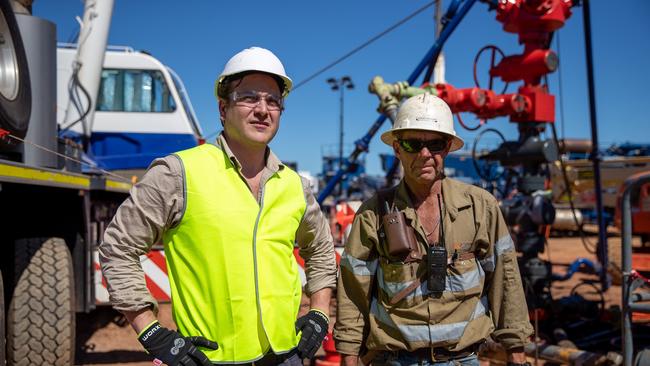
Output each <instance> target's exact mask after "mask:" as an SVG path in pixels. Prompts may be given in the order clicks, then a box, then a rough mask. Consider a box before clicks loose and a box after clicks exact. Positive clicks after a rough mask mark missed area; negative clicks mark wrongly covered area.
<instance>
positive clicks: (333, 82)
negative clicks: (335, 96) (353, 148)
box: [327, 75, 354, 195]
mask: <svg viewBox="0 0 650 366" xmlns="http://www.w3.org/2000/svg"><path fill="white" fill-rule="evenodd" d="M327 83H328V84H329V85H330V87H331V88H332V90H334V91H336V90H340V92H341V93H340V94H339V98H340V99H339V104H340V106H341V115H340V120H339V164H338V168H339V169H343V94H344V90H345V89H354V83H353V82H352V79H351V78H350V77H349V76H347V75H346V76H343V77H341V78H338V79H337V78H329V79H327ZM342 193H343V182H341V183H340V184H339V195H341V194H342Z"/></svg>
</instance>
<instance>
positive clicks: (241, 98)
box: [99, 47, 336, 366]
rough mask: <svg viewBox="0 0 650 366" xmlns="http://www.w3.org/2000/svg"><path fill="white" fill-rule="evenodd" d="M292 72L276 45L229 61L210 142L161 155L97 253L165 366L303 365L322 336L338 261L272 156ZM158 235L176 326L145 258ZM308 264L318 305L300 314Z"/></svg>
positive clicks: (315, 212) (304, 184) (319, 221)
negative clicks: (296, 254) (165, 319)
mask: <svg viewBox="0 0 650 366" xmlns="http://www.w3.org/2000/svg"><path fill="white" fill-rule="evenodd" d="M291 85H292V82H291V79H290V78H289V77H288V76H287V75H286V73H285V70H284V67H283V65H282V63H281V62H280V60H279V59H278V58H277V57H276V56H275V55H274V54H273V53H271V52H270V51H268V50H266V49H263V48H258V47H252V48H248V49H245V50H243V51H241V52H239V53H238V54H236V55H235V56H233V57H232V58H231V59H230V60H229V61H228V63H227V64H226V66H225V68H224V70H223V72H222V73H221V75H220V76H219V78H218V79H217V82H216V86H215V94H216V95H217V99H218V101H219V114H220V118H221V123H222V125H223V132H222V133H221V135H220V136H219V137H218V138H217V141H216V142H215V143H209V144H204V145H200V146H198V147H195V148H191V149H188V150H185V151H181V152H178V153H176V154H173V155H170V156H167V157H165V158H162V159H157V160H155V161H154V162H153V163H152V164H151V166H150V167H149V170H148V171H147V173H146V174H145V175H144V177H143V178H142V180H141V181H140V182H139V183H137V184H136V185H135V186H134V187H133V188H132V190H131V195H130V197H129V198H128V199H127V200H126V201H125V202H124V203H123V204H122V206H120V208H119V210H118V211H117V214H116V216H115V217H114V219H113V221H112V222H111V224H110V225H109V227H108V228H107V229H106V232H105V234H104V240H103V242H102V244H101V245H100V248H99V253H100V260H101V264H102V270H103V273H104V277H105V279H106V281H107V284H108V290H109V294H110V299H111V302H112V304H113V306H114V307H115V308H116V309H117V310H119V311H121V312H122V313H123V314H124V315H125V316H126V318H127V319H128V320H129V322H130V323H131V325H132V326H133V328H134V329H135V331H136V332H137V333H138V339H139V340H140V342H141V343H142V345H143V346H144V347H145V349H146V350H147V351H148V352H149V353H150V354H152V355H153V356H154V357H156V358H158V359H159V360H161V361H162V362H164V363H166V364H168V365H212V364H239V365H242V364H244V365H245V364H250V365H253V364H255V365H261V366H269V365H279V364H283V365H302V360H301V359H302V358H311V357H313V355H314V353H315V352H316V350H317V349H318V347H319V346H320V344H321V343H322V341H323V338H324V337H325V334H326V333H327V328H328V323H329V318H328V315H329V314H328V313H329V311H328V310H329V301H330V297H331V293H332V288H334V287H335V285H336V263H335V257H334V248H333V245H332V237H331V234H330V232H329V226H328V223H327V221H326V220H325V218H324V216H323V215H322V213H321V211H320V209H319V207H318V204H317V202H316V200H315V199H314V196H313V194H312V192H311V191H310V189H309V183H308V181H307V180H305V179H303V178H301V177H300V176H299V175H298V174H297V173H296V172H294V171H292V170H291V169H290V168H288V167H287V166H285V165H283V164H282V162H281V161H280V160H279V159H278V158H277V157H276V156H275V155H274V154H273V152H271V150H270V149H269V148H268V144H269V142H270V141H271V139H273V137H274V136H275V134H276V132H277V130H278V125H279V122H280V115H281V114H282V111H283V109H284V98H285V97H286V96H287V94H288V93H289V91H290V90H291ZM158 242H162V243H163V244H164V248H165V257H166V261H167V268H168V274H169V280H170V287H171V291H172V302H173V318H174V321H175V323H176V326H177V327H178V331H174V330H170V329H167V328H164V327H162V326H161V325H160V324H159V323H158V321H157V319H156V316H155V314H156V306H157V304H156V302H155V300H154V299H153V298H152V296H151V295H150V293H149V291H148V290H147V288H146V286H145V281H144V276H143V272H142V267H141V265H140V259H139V256H140V255H142V254H145V253H146V252H147V251H148V250H149V249H150V248H151V246H152V245H153V244H154V243H158ZM296 242H297V243H298V245H299V247H300V254H301V256H302V257H303V258H304V259H305V270H306V277H307V284H306V286H305V291H306V293H307V295H309V296H310V299H311V310H310V311H309V312H308V313H307V314H306V315H305V316H303V317H301V318H299V319H296V318H297V315H298V308H299V306H300V298H301V295H302V286H301V281H300V276H299V271H298V266H297V263H296V261H295V260H294V258H293V248H294V243H296Z"/></svg>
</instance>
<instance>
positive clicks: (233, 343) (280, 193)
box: [164, 144, 306, 363]
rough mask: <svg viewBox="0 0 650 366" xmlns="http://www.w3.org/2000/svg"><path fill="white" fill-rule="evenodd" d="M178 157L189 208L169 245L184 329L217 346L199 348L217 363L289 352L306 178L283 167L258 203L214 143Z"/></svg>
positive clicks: (294, 340) (176, 309) (177, 316)
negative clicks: (295, 253) (297, 238)
mask: <svg viewBox="0 0 650 366" xmlns="http://www.w3.org/2000/svg"><path fill="white" fill-rule="evenodd" d="M177 155H178V156H179V157H180V159H181V161H182V163H183V169H184V173H185V176H184V182H185V192H186V196H185V204H186V208H185V212H184V215H183V218H182V220H181V222H180V224H179V225H178V226H176V227H175V228H172V229H171V230H169V231H168V232H167V233H165V237H164V243H165V254H166V257H167V266H168V269H169V281H170V284H171V290H172V301H173V316H174V320H175V322H176V325H177V326H178V329H179V331H180V332H181V334H183V335H185V336H195V335H202V336H204V337H206V338H208V339H211V340H213V341H216V342H217V343H219V349H218V350H216V351H210V350H207V349H202V350H203V351H204V352H205V353H206V354H207V355H208V357H209V358H210V360H211V361H213V362H222V363H233V362H250V361H253V360H256V359H258V358H260V357H261V356H262V355H263V354H264V353H265V352H267V351H268V350H269V347H271V348H272V349H273V351H274V352H276V353H284V352H287V351H289V350H291V349H292V348H294V347H295V346H296V345H297V344H298V337H297V335H296V331H295V325H294V324H295V320H296V317H297V314H298V308H299V307H300V298H301V295H302V289H301V284H300V276H299V272H298V265H297V263H296V261H295V259H294V257H293V247H294V238H295V233H296V230H297V229H298V225H299V223H300V220H301V219H302V216H303V214H304V212H305V209H306V202H305V198H304V193H303V187H302V182H301V180H300V176H298V174H296V173H295V172H293V171H292V170H290V169H288V168H286V167H285V168H284V169H282V170H280V171H278V172H277V173H275V174H274V175H273V176H272V177H271V178H269V180H268V181H267V182H266V184H265V185H264V187H263V190H262V198H261V206H260V205H258V203H257V200H256V199H255V198H254V197H253V195H252V194H251V191H250V189H249V188H248V186H247V185H246V183H245V182H244V180H243V179H242V177H241V176H240V175H239V174H238V172H237V170H236V168H235V167H234V166H233V165H232V162H231V161H230V159H229V158H228V156H227V155H226V154H225V153H224V152H223V151H221V150H220V149H219V148H218V147H216V146H215V145H212V144H205V145H201V146H198V147H195V148H192V149H189V150H185V151H181V152H180V153H177Z"/></svg>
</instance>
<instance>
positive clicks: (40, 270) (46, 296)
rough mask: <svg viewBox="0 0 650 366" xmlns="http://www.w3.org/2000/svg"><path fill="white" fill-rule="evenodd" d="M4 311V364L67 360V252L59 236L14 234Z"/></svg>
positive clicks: (70, 353) (70, 314)
mask: <svg viewBox="0 0 650 366" xmlns="http://www.w3.org/2000/svg"><path fill="white" fill-rule="evenodd" d="M14 258H15V266H14V268H15V272H14V286H13V296H12V297H11V300H10V303H9V309H8V311H7V365H9V366H14V365H16V366H18V365H57V366H62V365H72V364H73V362H74V344H75V320H74V319H75V312H74V311H75V309H74V303H75V302H74V278H73V272H72V257H71V256H70V252H69V250H68V247H67V246H66V244H65V241H64V240H63V239H60V238H29V239H19V240H16V242H15V248H14Z"/></svg>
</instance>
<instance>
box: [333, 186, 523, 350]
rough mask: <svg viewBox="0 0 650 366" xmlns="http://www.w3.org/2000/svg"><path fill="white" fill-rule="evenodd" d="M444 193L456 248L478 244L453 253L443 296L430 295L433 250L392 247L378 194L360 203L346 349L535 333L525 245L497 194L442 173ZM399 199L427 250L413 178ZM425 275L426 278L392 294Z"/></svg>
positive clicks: (346, 289) (341, 327) (515, 338)
mask: <svg viewBox="0 0 650 366" xmlns="http://www.w3.org/2000/svg"><path fill="white" fill-rule="evenodd" d="M442 199H443V202H444V204H443V220H444V221H443V225H444V243H445V246H446V248H447V253H449V254H450V256H451V254H452V253H454V251H455V250H456V251H457V252H458V254H462V253H473V254H474V258H471V257H472V256H471V255H466V256H463V258H467V257H469V258H470V259H464V260H454V259H453V258H451V257H450V264H448V266H447V276H446V284H445V291H444V292H443V293H442V296H440V297H433V296H429V295H430V294H429V292H428V290H427V283H426V279H427V278H426V266H427V262H426V257H425V258H423V260H422V261H419V262H412V263H404V262H399V261H398V260H397V259H395V258H391V256H390V255H389V254H388V250H387V247H386V243H385V242H384V240H383V239H382V240H380V238H381V236H380V235H379V234H378V231H377V230H378V222H379V221H378V220H379V219H378V217H377V216H378V212H379V211H378V199H377V196H376V195H375V196H374V197H373V198H371V199H370V200H368V201H366V202H364V204H363V205H362V206H361V208H359V211H358V212H357V215H356V217H355V219H354V222H353V224H352V230H351V234H350V236H349V238H348V241H347V243H346V246H345V251H344V253H343V256H342V258H341V273H340V277H339V282H338V311H337V321H336V324H335V330H334V331H335V333H334V339H335V340H336V348H337V350H338V351H339V352H340V353H343V354H349V355H358V354H360V353H361V352H362V351H363V348H365V349H366V350H374V351H393V350H409V351H413V350H416V349H420V348H429V347H445V348H447V349H449V350H450V351H460V350H463V349H465V348H466V347H468V346H470V345H473V344H475V343H477V342H480V341H482V340H484V339H486V338H487V337H489V336H490V335H491V336H492V337H493V338H494V339H495V340H497V341H498V342H500V343H501V344H502V345H503V346H505V348H506V349H508V350H511V349H513V348H515V347H521V346H523V345H524V344H526V343H527V338H528V337H529V336H530V335H531V334H532V327H531V324H530V322H529V320H528V311H527V307H526V300H525V299H524V292H523V288H522V284H521V278H520V277H519V268H518V265H517V254H516V252H515V248H514V244H513V241H512V239H511V237H510V234H509V232H508V228H507V227H506V224H505V222H504V220H503V217H502V215H501V211H500V209H499V206H498V203H497V201H496V200H495V199H494V197H493V196H492V195H490V194H489V193H487V192H486V191H484V190H482V189H480V188H477V187H475V186H471V185H467V184H464V183H461V182H459V181H455V180H452V179H450V178H445V179H444V180H443V182H442ZM390 201H392V199H389V202H390ZM394 204H395V206H396V207H397V208H398V209H399V210H400V211H402V212H404V215H405V217H406V219H407V223H408V224H409V225H410V226H412V227H413V228H414V229H415V231H416V233H417V234H416V236H417V240H418V244H419V245H420V248H421V250H423V252H424V253H426V249H425V248H426V235H425V232H424V230H423V228H422V226H421V225H420V223H419V222H418V219H417V215H416V212H415V209H414V208H413V205H412V203H411V200H410V197H409V194H408V192H407V187H406V185H405V183H404V181H402V182H401V183H400V185H399V186H398V187H397V189H396V191H395V195H394ZM455 258H459V257H455ZM418 279H420V280H421V281H422V284H421V285H419V286H417V287H415V288H414V289H413V290H412V291H410V292H409V293H408V294H407V295H406V296H405V297H404V298H403V299H402V300H400V301H399V302H397V303H394V304H391V299H399V297H396V295H397V294H399V293H400V292H402V291H403V290H404V289H405V288H408V287H409V285H411V284H413V283H414V281H416V280H418ZM412 287H413V286H411V288H412ZM407 291H408V290H407ZM362 347H363V348H362Z"/></svg>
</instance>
